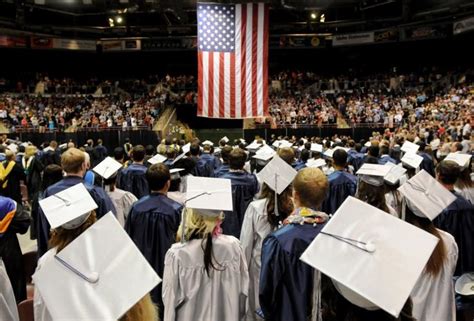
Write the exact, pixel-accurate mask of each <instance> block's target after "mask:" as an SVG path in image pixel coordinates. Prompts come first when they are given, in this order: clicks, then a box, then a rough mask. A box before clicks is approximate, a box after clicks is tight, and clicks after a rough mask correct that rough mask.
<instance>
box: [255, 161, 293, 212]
mask: <svg viewBox="0 0 474 321" xmlns="http://www.w3.org/2000/svg"><path fill="white" fill-rule="evenodd" d="M296 174H298V172H297V171H296V170H295V169H294V168H293V167H291V165H289V164H288V163H287V162H285V161H284V160H283V159H281V158H280V157H279V156H278V155H275V157H273V159H272V160H271V161H270V162H269V163H268V164H267V165H266V166H265V167H264V168H263V169H262V170H261V171H260V172H259V173H258V175H257V176H258V178H259V181H263V182H264V183H265V184H267V185H268V187H270V188H271V189H272V190H274V191H275V199H274V202H275V205H274V210H275V214H276V216H279V213H278V194H281V193H282V192H283V191H284V190H285V189H286V188H287V187H288V185H290V184H291V182H293V179H294V178H295V176H296Z"/></svg>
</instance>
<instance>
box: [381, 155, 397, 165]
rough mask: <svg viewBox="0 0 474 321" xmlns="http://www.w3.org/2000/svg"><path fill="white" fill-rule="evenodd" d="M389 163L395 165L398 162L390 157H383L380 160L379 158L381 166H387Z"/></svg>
mask: <svg viewBox="0 0 474 321" xmlns="http://www.w3.org/2000/svg"><path fill="white" fill-rule="evenodd" d="M388 162H390V163H393V164H397V161H396V160H394V159H393V158H392V157H390V156H389V155H382V156H381V157H380V158H379V164H380V165H385V164H387V163H388Z"/></svg>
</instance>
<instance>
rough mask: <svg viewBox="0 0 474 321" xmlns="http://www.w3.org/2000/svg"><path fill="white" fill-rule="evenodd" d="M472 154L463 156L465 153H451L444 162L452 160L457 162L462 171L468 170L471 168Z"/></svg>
mask: <svg viewBox="0 0 474 321" xmlns="http://www.w3.org/2000/svg"><path fill="white" fill-rule="evenodd" d="M471 156H472V155H470V154H463V153H449V154H448V156H446V158H445V159H444V160H450V161H453V162H456V163H457V164H458V165H459V167H461V168H462V169H466V168H467V167H468V166H469V162H470V160H471Z"/></svg>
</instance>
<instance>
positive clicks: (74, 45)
mask: <svg viewBox="0 0 474 321" xmlns="http://www.w3.org/2000/svg"><path fill="white" fill-rule="evenodd" d="M53 48H54V49H65V50H86V51H95V50H96V48H97V43H96V42H95V41H94V40H78V39H62V38H59V39H53Z"/></svg>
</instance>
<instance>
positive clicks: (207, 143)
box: [202, 140, 214, 146]
mask: <svg viewBox="0 0 474 321" xmlns="http://www.w3.org/2000/svg"><path fill="white" fill-rule="evenodd" d="M202 145H203V146H204V145H209V146H214V143H213V142H211V141H210V140H205V141H203V142H202Z"/></svg>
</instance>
